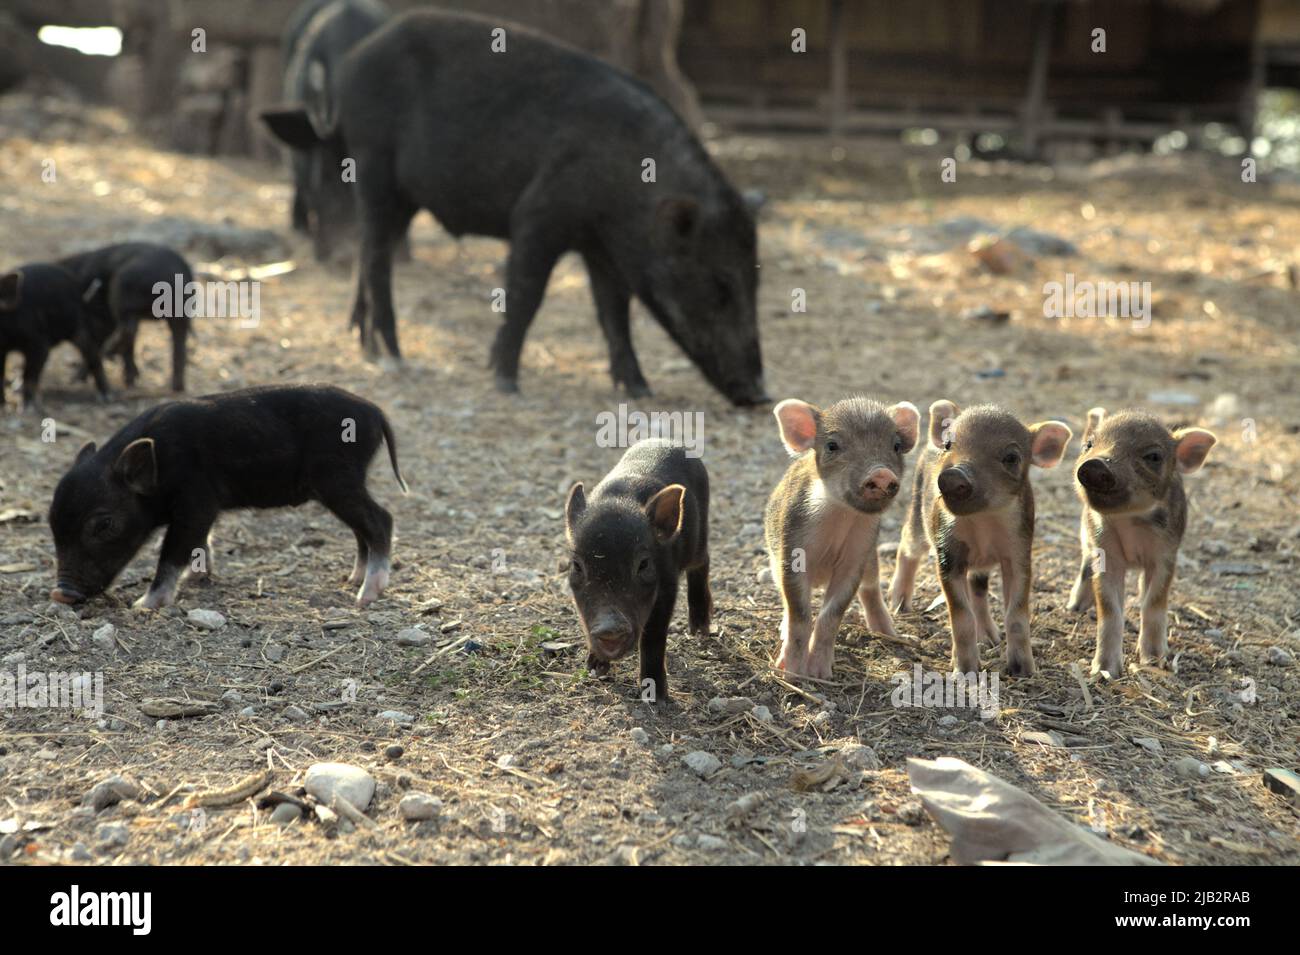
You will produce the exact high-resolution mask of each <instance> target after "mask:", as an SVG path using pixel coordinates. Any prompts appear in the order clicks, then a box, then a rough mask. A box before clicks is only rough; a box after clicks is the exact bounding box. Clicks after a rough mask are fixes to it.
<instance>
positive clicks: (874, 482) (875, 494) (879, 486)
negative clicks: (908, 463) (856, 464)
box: [862, 468, 898, 501]
mask: <svg viewBox="0 0 1300 955" xmlns="http://www.w3.org/2000/svg"><path fill="white" fill-rule="evenodd" d="M897 493H898V475H897V474H895V473H894V472H893V471H891V470H890V469H889V468H876V469H875V470H874V471H872V472H871V473H870V474H868V475H867V479H866V480H865V481H863V482H862V497H863V498H864V499H865V500H868V501H888V500H889V499H890V498H892V497H893V496H894V495H895V494H897Z"/></svg>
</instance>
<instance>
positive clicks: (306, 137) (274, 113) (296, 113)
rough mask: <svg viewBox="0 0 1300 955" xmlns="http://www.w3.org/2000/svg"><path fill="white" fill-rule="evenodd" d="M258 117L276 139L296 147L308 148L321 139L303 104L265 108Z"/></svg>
mask: <svg viewBox="0 0 1300 955" xmlns="http://www.w3.org/2000/svg"><path fill="white" fill-rule="evenodd" d="M258 117H259V118H260V119H261V120H262V122H263V123H265V124H266V128H267V129H269V130H270V131H271V134H272V135H273V136H275V138H276V139H278V140H280V142H282V143H284V144H285V145H286V146H291V147H293V148H294V149H308V148H310V147H312V146H315V145H316V144H317V143H319V142H320V141H321V137H320V136H318V135H317V133H316V128H315V127H314V126H312V122H311V117H310V116H308V115H307V110H305V109H303V108H302V107H301V106H277V107H273V108H271V109H264V110H262V111H261V112H260V113H258Z"/></svg>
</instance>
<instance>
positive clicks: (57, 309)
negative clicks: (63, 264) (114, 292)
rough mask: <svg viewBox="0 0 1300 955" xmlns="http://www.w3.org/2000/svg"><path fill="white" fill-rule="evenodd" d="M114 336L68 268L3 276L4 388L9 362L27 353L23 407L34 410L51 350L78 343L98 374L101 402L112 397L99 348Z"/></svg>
mask: <svg viewBox="0 0 1300 955" xmlns="http://www.w3.org/2000/svg"><path fill="white" fill-rule="evenodd" d="M111 331H112V328H111V326H110V325H108V324H103V325H101V324H100V323H99V322H98V320H97V318H96V316H95V315H93V314H92V313H91V312H90V311H89V310H88V309H87V308H86V306H85V303H83V302H82V300H81V286H80V285H79V284H78V283H77V280H76V278H75V277H74V276H73V275H72V273H70V272H68V271H67V270H66V269H62V268H60V267H59V266H57V265H47V264H44V263H36V264H33V265H24V266H22V267H21V268H18V269H15V270H14V271H12V272H9V273H7V274H5V275H0V389H2V388H3V384H4V381H5V359H6V358H7V357H8V355H9V353H10V352H12V351H16V352H21V353H22V356H23V404H24V406H26V407H34V406H35V405H36V388H37V385H38V384H40V380H41V371H42V369H44V367H45V362H46V359H48V358H49V356H50V350H51V349H52V348H54V346H55V345H57V344H59V343H60V342H72V344H73V345H75V346H76V348H77V350H78V351H79V352H81V360H82V361H83V362H84V363H85V366H86V369H87V370H88V371H89V372H90V374H92V375H94V377H95V387H96V388H98V389H99V395H100V397H101V398H107V397H108V382H107V381H106V380H105V378H104V369H103V367H102V366H101V364H100V361H99V349H100V347H101V346H102V345H103V342H104V339H105V338H107V337H108V336H109V334H110V333H111ZM2 397H3V395H2V392H0V399H2Z"/></svg>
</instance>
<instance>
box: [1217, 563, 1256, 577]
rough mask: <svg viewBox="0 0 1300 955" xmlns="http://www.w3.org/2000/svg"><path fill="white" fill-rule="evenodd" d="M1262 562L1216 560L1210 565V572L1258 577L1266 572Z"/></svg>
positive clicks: (1225, 575) (1220, 574)
mask: <svg viewBox="0 0 1300 955" xmlns="http://www.w3.org/2000/svg"><path fill="white" fill-rule="evenodd" d="M1265 572H1266V571H1265V569H1264V567H1263V566H1262V565H1260V564H1247V563H1243V562H1238V561H1216V562H1215V563H1213V564H1211V565H1210V573H1212V574H1218V575H1219V576H1221V577H1258V576H1259V575H1260V574H1263V573H1265Z"/></svg>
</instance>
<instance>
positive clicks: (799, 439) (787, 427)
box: [772, 398, 822, 454]
mask: <svg viewBox="0 0 1300 955" xmlns="http://www.w3.org/2000/svg"><path fill="white" fill-rule="evenodd" d="M772 414H774V415H776V422H777V424H778V425H780V426H781V443H782V444H784V445H785V447H786V450H787V451H789V452H790V453H791V454H803V453H804V452H805V451H807V450H808V449H809V448H811V447H812V446H813V441H814V440H816V438H817V422H818V421H820V420H821V416H822V413H821V411H820V410H819V409H818V408H817V406H816V405H810V404H808V402H806V401H800V400H799V399H798V398H787V399H785V401H783V402H781V403H780V404H779V405H777V406H776V407H775V408H773V409H772Z"/></svg>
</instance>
